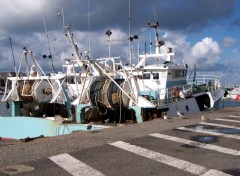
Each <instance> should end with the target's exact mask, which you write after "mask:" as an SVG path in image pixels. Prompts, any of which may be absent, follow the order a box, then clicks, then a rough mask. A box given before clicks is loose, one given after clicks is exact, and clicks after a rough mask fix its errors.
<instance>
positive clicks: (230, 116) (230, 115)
mask: <svg viewBox="0 0 240 176" xmlns="http://www.w3.org/2000/svg"><path fill="white" fill-rule="evenodd" d="M228 117H235V118H240V116H235V115H229V116H228Z"/></svg>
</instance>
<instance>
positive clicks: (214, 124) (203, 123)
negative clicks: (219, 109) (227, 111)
mask: <svg viewBox="0 0 240 176" xmlns="http://www.w3.org/2000/svg"><path fill="white" fill-rule="evenodd" d="M200 124H202V125H210V126H218V127H225V128H234V129H240V128H239V127H237V126H232V125H223V124H217V123H208V122H200Z"/></svg>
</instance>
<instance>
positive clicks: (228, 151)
mask: <svg viewBox="0 0 240 176" xmlns="http://www.w3.org/2000/svg"><path fill="white" fill-rule="evenodd" d="M149 136H153V137H156V138H161V139H166V140H170V141H174V142H179V143H183V144H187V145H191V146H195V147H200V148H205V149H209V150H214V151H217V152H221V153H225V154H230V155H240V151H238V150H233V149H228V148H224V147H219V146H216V145H211V144H205V143H201V142H196V141H192V140H188V139H183V138H178V137H174V136H168V135H164V134H160V133H153V134H149Z"/></svg>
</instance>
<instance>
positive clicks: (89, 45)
mask: <svg viewBox="0 0 240 176" xmlns="http://www.w3.org/2000/svg"><path fill="white" fill-rule="evenodd" d="M89 7H90V3H89V0H88V51H89V57H90V54H91V52H90V47H91V39H90V19H89V18H90V16H89Z"/></svg>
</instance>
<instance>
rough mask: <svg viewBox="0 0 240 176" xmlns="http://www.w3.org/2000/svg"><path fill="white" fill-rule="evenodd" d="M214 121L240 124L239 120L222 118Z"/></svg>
mask: <svg viewBox="0 0 240 176" xmlns="http://www.w3.org/2000/svg"><path fill="white" fill-rule="evenodd" d="M214 120H219V121H224V122H235V123H240V121H239V120H232V119H221V118H216V119H214Z"/></svg>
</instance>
